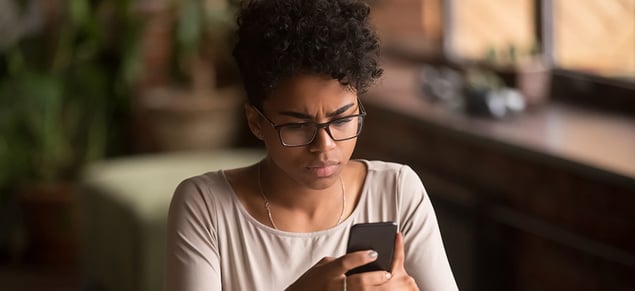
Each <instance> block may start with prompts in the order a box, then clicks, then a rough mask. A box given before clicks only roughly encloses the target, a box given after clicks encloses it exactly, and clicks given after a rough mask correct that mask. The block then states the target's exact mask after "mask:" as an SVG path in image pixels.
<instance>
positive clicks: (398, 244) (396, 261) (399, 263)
mask: <svg viewBox="0 0 635 291" xmlns="http://www.w3.org/2000/svg"><path fill="white" fill-rule="evenodd" d="M405 256H406V255H405V254H404V245H403V235H402V234H401V232H398V233H397V235H395V252H394V253H393V261H392V271H393V272H395V271H401V270H404V267H403V264H404V260H405Z"/></svg>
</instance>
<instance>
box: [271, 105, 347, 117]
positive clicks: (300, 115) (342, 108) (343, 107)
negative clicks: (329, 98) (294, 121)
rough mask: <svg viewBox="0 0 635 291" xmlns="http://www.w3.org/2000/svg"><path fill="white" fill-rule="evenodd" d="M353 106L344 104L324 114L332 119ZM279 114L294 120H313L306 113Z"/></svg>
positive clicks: (283, 112) (288, 112)
mask: <svg viewBox="0 0 635 291" xmlns="http://www.w3.org/2000/svg"><path fill="white" fill-rule="evenodd" d="M353 105H355V104H354V103H350V104H346V105H344V106H342V107H340V108H338V109H337V110H335V111H333V112H329V113H326V116H327V117H333V116H337V115H340V114H342V113H344V112H346V110H348V109H349V108H351V107H353ZM280 114H281V115H286V116H291V117H295V118H298V119H312V118H313V116H311V115H308V114H306V113H302V112H295V111H282V112H280Z"/></svg>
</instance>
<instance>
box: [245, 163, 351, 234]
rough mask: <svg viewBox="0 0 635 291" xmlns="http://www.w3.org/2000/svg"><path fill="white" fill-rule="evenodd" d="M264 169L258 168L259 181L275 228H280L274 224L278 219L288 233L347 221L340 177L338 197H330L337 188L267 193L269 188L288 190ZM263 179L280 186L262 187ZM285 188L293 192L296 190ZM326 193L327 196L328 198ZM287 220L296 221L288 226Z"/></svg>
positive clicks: (260, 165) (261, 166)
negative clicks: (335, 210) (345, 219)
mask: <svg viewBox="0 0 635 291" xmlns="http://www.w3.org/2000/svg"><path fill="white" fill-rule="evenodd" d="M263 168H264V167H263V163H261V164H259V165H258V182H259V187H260V191H261V194H262V198H263V200H264V207H265V210H266V212H267V218H268V220H269V224H270V225H271V226H272V227H273V228H276V229H278V225H277V224H276V222H275V221H276V220H277V221H279V222H282V221H283V222H284V223H285V227H284V228H285V229H287V230H300V231H314V230H319V229H324V228H327V227H332V226H334V225H337V224H339V223H340V222H341V221H342V220H343V219H344V217H343V216H344V212H345V209H346V190H345V187H344V183H343V181H342V178H341V177H338V182H337V183H336V184H337V185H334V186H337V189H338V190H339V191H338V192H339V193H338V195H337V196H338V197H337V198H335V197H331V196H332V195H331V194H330V193H334V192H333V191H332V188H334V186H331V187H329V188H328V189H324V190H313V189H307V187H297V186H296V187H295V189H299V190H301V191H284V192H283V191H280V192H278V191H275V190H274V191H268V190H267V189H285V188H284V184H280V183H275V181H274V180H272V179H271V178H269V179H267V178H266V177H267V176H266V174H265V173H266V172H267V171H264V170H263ZM271 176H273V175H269V176H268V177H271ZM263 180H266V181H270V182H273V183H270V184H272V185H278V187H275V188H273V187H271V188H266V187H265V186H263V185H264V181H263ZM287 180H291V179H287ZM296 184H297V182H296ZM286 189H287V190H293V189H294V188H286ZM327 191H328V192H327ZM271 193H273V194H271ZM290 193H293V194H290ZM325 193H328V195H326V194H325ZM334 198H335V199H334ZM274 204H275V206H274ZM334 209H338V210H339V211H338V212H337V213H335V212H334ZM274 212H275V214H274ZM275 217H277V218H275ZM282 218H285V219H282ZM288 221H293V222H292V223H287V222H288Z"/></svg>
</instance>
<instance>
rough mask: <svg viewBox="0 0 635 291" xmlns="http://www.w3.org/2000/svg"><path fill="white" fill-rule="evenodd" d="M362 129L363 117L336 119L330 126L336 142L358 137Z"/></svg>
mask: <svg viewBox="0 0 635 291" xmlns="http://www.w3.org/2000/svg"><path fill="white" fill-rule="evenodd" d="M361 128H362V117H361V116H351V117H344V118H340V119H335V120H333V121H331V123H330V124H329V130H330V131H331V137H333V139H334V140H345V139H350V138H353V137H356V136H357V135H358V134H359V132H360V130H361Z"/></svg>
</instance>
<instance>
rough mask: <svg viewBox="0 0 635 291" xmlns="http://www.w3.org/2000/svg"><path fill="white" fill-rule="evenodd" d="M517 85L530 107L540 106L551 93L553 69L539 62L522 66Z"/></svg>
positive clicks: (519, 70)
mask: <svg viewBox="0 0 635 291" xmlns="http://www.w3.org/2000/svg"><path fill="white" fill-rule="evenodd" d="M516 87H517V88H518V90H519V91H520V92H521V93H522V95H523V96H524V97H525V104H526V105H527V107H528V108H529V109H533V108H537V107H540V106H541V105H543V104H545V103H546V102H547V100H548V99H549V94H550V93H551V70H549V68H547V67H546V66H544V65H542V64H541V63H539V62H533V63H530V64H527V65H525V66H522V67H520V68H519V69H518V72H517V75H516Z"/></svg>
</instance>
